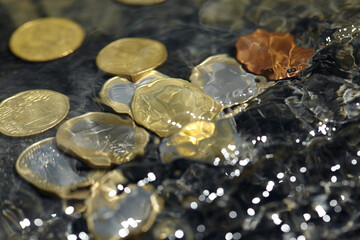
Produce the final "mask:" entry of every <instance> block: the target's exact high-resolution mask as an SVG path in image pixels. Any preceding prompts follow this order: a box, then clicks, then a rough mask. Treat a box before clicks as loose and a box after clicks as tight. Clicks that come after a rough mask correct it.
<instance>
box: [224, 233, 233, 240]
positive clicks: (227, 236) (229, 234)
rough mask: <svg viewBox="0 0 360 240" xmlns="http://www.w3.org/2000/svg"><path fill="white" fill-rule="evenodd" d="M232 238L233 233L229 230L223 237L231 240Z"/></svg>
mask: <svg viewBox="0 0 360 240" xmlns="http://www.w3.org/2000/svg"><path fill="white" fill-rule="evenodd" d="M232 238H233V234H232V233H231V232H228V233H227V234H226V235H225V239H226V240H231V239H232Z"/></svg>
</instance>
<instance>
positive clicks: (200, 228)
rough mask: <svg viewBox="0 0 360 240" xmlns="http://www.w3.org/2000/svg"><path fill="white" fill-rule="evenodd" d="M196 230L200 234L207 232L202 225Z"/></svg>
mask: <svg viewBox="0 0 360 240" xmlns="http://www.w3.org/2000/svg"><path fill="white" fill-rule="evenodd" d="M196 230H197V231H198V232H205V230H206V228H205V226H204V225H202V224H201V225H199V226H197V228H196Z"/></svg>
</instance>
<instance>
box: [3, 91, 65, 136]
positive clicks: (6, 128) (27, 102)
mask: <svg viewBox="0 0 360 240" xmlns="http://www.w3.org/2000/svg"><path fill="white" fill-rule="evenodd" d="M69 108H70V105H69V99H68V97H66V96H65V95H63V94H61V93H58V92H55V91H51V90H29V91H25V92H21V93H18V94H16V95H15V96H13V97H10V98H8V99H6V100H4V101H3V102H1V104H0V132H1V133H3V134H5V135H8V136H12V137H24V136H30V135H34V134H37V133H41V132H44V131H46V130H48V129H50V128H52V127H54V126H55V125H56V124H58V123H59V122H61V121H62V120H63V119H64V118H65V117H66V115H67V114H68V112H69Z"/></svg>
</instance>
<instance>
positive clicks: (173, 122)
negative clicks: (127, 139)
mask: <svg viewBox="0 0 360 240" xmlns="http://www.w3.org/2000/svg"><path fill="white" fill-rule="evenodd" d="M131 110H132V113H133V117H134V120H135V122H136V123H138V124H140V125H142V126H144V127H146V128H147V129H149V130H151V131H153V132H155V133H157V134H158V135H159V136H160V137H169V136H171V135H173V134H174V133H176V132H177V131H179V130H180V129H181V128H182V127H183V126H184V125H186V124H187V123H189V122H194V121H197V120H206V121H210V120H212V119H215V118H217V116H218V114H219V113H220V112H221V110H222V107H221V105H220V104H219V103H217V102H216V101H215V100H214V99H212V98H211V97H209V96H208V95H206V94H205V93H204V92H203V91H202V90H200V89H199V88H196V87H195V86H193V85H192V84H191V83H189V82H187V81H184V80H182V79H175V78H164V79H159V80H157V81H154V82H150V83H148V84H147V83H144V84H142V85H141V86H140V87H139V88H137V89H136V92H135V94H134V97H133V100H132V103H131Z"/></svg>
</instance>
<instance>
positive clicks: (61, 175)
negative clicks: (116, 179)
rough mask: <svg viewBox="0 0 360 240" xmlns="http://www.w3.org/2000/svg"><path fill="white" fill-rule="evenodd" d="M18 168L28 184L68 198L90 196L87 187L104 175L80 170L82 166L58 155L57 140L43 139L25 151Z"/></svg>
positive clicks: (69, 158)
mask: <svg viewBox="0 0 360 240" xmlns="http://www.w3.org/2000/svg"><path fill="white" fill-rule="evenodd" d="M15 166H16V170H17V172H18V173H19V174H20V176H21V177H22V178H24V179H25V180H26V181H28V182H30V183H31V184H33V185H35V186H36V187H37V188H39V189H41V190H43V191H46V192H49V193H53V194H55V195H58V196H59V197H61V198H65V199H69V198H70V199H84V198H86V197H88V196H89V189H86V188H89V187H90V186H91V185H92V184H93V183H94V182H95V180H97V179H99V178H100V177H101V176H102V175H103V172H100V171H84V170H78V169H81V168H84V166H82V163H81V162H80V161H78V160H77V159H74V158H71V157H69V156H68V155H65V154H63V153H61V152H59V150H58V148H57V147H56V144H55V138H47V139H44V140H42V141H40V142H37V143H35V144H33V145H31V146H30V147H28V148H27V149H25V151H23V152H22V153H21V155H20V156H19V158H18V159H17V161H16V165H15ZM78 188H80V189H81V190H77V189H78Z"/></svg>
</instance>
